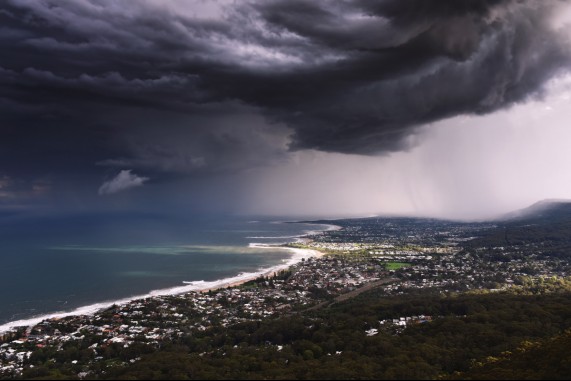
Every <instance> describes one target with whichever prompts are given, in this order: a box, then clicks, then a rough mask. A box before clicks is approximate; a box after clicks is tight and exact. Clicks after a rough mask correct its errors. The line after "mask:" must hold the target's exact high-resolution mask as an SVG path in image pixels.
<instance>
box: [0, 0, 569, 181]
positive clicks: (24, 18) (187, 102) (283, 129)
mask: <svg viewBox="0 0 571 381" xmlns="http://www.w3.org/2000/svg"><path fill="white" fill-rule="evenodd" d="M567 8H569V4H568V3H567V2H564V1H558V0H545V1H515V0H513V1H510V0H505V1H499V0H488V1H486V0H458V1H440V0H384V1H368V0H353V1H349V0H345V1H337V0H335V1H333V0H331V1H315V0H263V1H262V0H260V1H257V0H252V1H244V2H242V1H240V2H234V1H229V0H224V1H223V0H221V1H218V2H203V1H198V0H197V1H177V0H170V1H166V0H165V1H159V0H141V1H127V2H116V1H107V0H98V1H95V0H74V1H66V2H61V1H56V0H7V1H4V2H3V3H2V5H0V25H1V27H0V49H1V50H2V51H3V52H5V53H4V54H2V55H1V57H0V128H1V132H2V139H1V140H0V162H1V163H3V167H1V168H0V176H12V177H14V176H25V177H26V184H33V183H34V182H38V181H40V180H41V179H42V178H45V177H46V176H47V177H48V178H50V179H52V178H55V177H57V176H58V175H59V174H60V173H64V174H65V175H66V176H69V175H75V176H79V175H85V174H86V172H90V173H91V174H92V175H93V174H97V175H98V176H100V177H101V176H103V172H105V171H107V172H106V174H107V175H109V173H117V170H124V169H125V168H133V169H134V170H136V171H137V173H141V175H146V176H150V177H152V178H153V179H154V180H155V179H157V180H158V181H160V178H161V177H160V176H159V175H158V174H165V173H171V174H172V173H175V174H180V173H185V174H188V173H193V174H195V175H200V176H203V175H204V176H208V175H209V174H211V173H220V172H230V173H236V172H237V171H244V170H249V169H251V168H256V167H258V166H263V165H266V164H267V163H268V162H272V161H276V160H282V159H283V158H284V157H286V156H287V150H288V149H290V150H296V149H316V150H321V151H329V152H338V153H357V154H376V153H383V152H391V151H398V150H403V149H406V148H408V147H409V146H410V144H411V141H412V140H414V134H415V133H416V132H417V131H418V127H419V126H422V125H426V124H428V123H431V122H435V121H438V120H442V119H445V118H448V117H452V116H456V115H462V114H486V113H491V112H494V111H496V110H499V109H502V108H507V107H510V106H511V105H513V104H514V103H517V102H520V101H524V100H526V99H528V98H529V97H535V96H541V93H542V86H543V84H544V83H545V82H546V80H548V79H550V78H552V77H553V76H555V75H557V74H558V73H561V72H564V71H567V70H568V68H569V67H570V66H569V65H570V63H571V53H570V50H569V41H568V38H567V36H569V33H568V29H567V25H566V24H565V23H559V24H556V23H554V22H553V17H554V16H556V15H557V14H559V12H560V11H561V10H562V9H567ZM0 178H1V177H0ZM101 181H103V179H102V178H100V179H99V180H98V184H101ZM95 189H96V188H95Z"/></svg>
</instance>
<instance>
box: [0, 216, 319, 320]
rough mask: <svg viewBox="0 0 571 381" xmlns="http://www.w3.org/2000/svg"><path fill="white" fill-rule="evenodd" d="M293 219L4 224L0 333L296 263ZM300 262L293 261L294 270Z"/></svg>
mask: <svg viewBox="0 0 571 381" xmlns="http://www.w3.org/2000/svg"><path fill="white" fill-rule="evenodd" d="M290 221H292V219H291V218H279V217H271V218H268V217H235V216H233V217H216V218H186V217H180V216H164V215H147V216H145V217H144V218H143V217H141V215H137V216H128V215H122V216H116V215H83V216H73V217H69V216H66V217H60V218H53V217H52V218H49V219H45V218H36V219H24V220H20V221H13V220H12V221H10V222H9V223H8V221H6V220H4V221H1V222H0V226H1V228H2V229H1V231H0V240H1V241H0V242H1V243H0V260H1V261H2V263H3V266H2V267H3V269H4V271H3V274H2V277H0V290H2V292H0V306H2V307H1V308H0V327H1V326H4V327H6V326H8V325H10V323H13V322H25V321H28V320H30V319H33V320H38V319H43V318H49V317H51V316H57V315H62V314H63V315H66V314H86V313H93V312H95V311H96V310H99V309H102V308H104V307H106V306H108V305H110V304H113V303H122V302H127V301H129V300H132V299H134V298H139V297H147V296H154V295H164V294H173V293H183V292H188V291H192V290H199V289H203V288H212V287H215V286H216V285H217V284H225V282H234V281H239V280H240V279H241V278H243V277H247V276H252V275H255V274H261V273H264V272H265V271H268V270H270V269H272V268H277V267H278V266H284V265H287V264H288V263H293V262H295V260H296V259H295V258H294V256H295V253H293V252H290V251H288V250H283V249H280V248H271V247H267V246H266V245H278V244H283V243H288V242H294V241H295V240H296V239H299V238H300V237H302V236H305V235H309V234H312V233H315V232H318V231H321V230H326V229H328V228H330V227H329V226H328V225H320V224H310V223H285V222H290ZM292 259H293V262H292Z"/></svg>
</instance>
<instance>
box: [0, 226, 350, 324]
mask: <svg viewBox="0 0 571 381" xmlns="http://www.w3.org/2000/svg"><path fill="white" fill-rule="evenodd" d="M325 226H328V228H327V229H324V230H320V231H310V232H307V233H306V234H305V235H304V236H300V237H299V238H298V241H302V240H303V239H308V238H303V237H307V236H311V235H314V234H318V233H319V232H321V231H329V230H337V228H338V229H341V227H338V226H336V225H325ZM331 227H335V228H331ZM248 247H250V248H259V249H272V250H275V249H280V250H288V251H290V252H292V256H291V258H289V259H288V260H287V261H286V262H285V263H282V264H279V265H275V266H272V267H269V268H262V269H260V270H259V271H256V272H250V273H240V274H238V275H236V276H233V277H229V278H223V279H217V280H214V281H203V280H199V281H190V282H183V283H184V284H183V285H182V286H175V287H171V288H165V289H159V290H152V291H149V292H148V293H147V294H142V295H135V296H130V297H126V298H121V299H118V300H112V301H103V302H98V303H94V304H90V305H87V306H82V307H78V308H76V309H74V310H72V311H57V312H53V313H47V314H45V315H41V316H38V317H31V318H28V319H21V320H16V321H12V322H8V323H4V324H1V325H0V335H3V334H6V333H10V332H14V331H16V330H17V329H19V328H29V327H32V326H34V325H37V324H39V323H41V322H42V321H45V320H52V319H62V318H67V317H73V316H89V315H95V314H97V313H99V312H101V311H103V310H106V309H108V308H110V307H112V306H114V305H126V304H129V303H131V302H133V301H136V300H140V299H148V298H156V297H163V296H177V295H183V294H187V293H190V292H209V291H215V290H219V289H223V288H228V287H230V288H234V287H239V286H241V285H243V284H244V283H247V282H250V281H252V280H254V279H257V278H259V277H261V276H264V277H268V276H273V275H275V274H277V273H278V272H279V271H283V270H285V269H288V268H290V267H291V266H293V265H295V264H297V263H299V262H302V259H306V258H312V257H313V258H319V257H321V256H323V255H324V254H323V253H322V252H320V251H318V250H313V249H301V248H295V247H287V246H274V245H271V244H262V243H250V244H249V245H248Z"/></svg>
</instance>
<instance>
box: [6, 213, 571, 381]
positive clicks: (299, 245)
mask: <svg viewBox="0 0 571 381" xmlns="http://www.w3.org/2000/svg"><path fill="white" fill-rule="evenodd" d="M396 225H397V224H395V222H391V221H372V220H342V221H341V227H342V229H340V230H330V231H324V232H322V233H319V234H314V235H311V236H310V237H305V238H304V239H302V240H300V241H299V242H296V243H290V244H287V245H286V246H289V247H291V248H296V249H311V250H319V251H321V252H322V253H324V255H323V256H313V257H308V258H303V260H301V261H300V262H298V263H297V264H295V265H293V266H291V267H290V268H288V269H284V270H282V271H280V272H277V273H275V274H271V275H270V276H261V277H259V278H257V279H253V280H250V281H248V282H246V283H243V284H240V285H236V286H233V287H225V288H219V289H211V290H204V291H193V292H188V293H185V294H180V295H170V296H157V297H150V298H145V299H141V300H134V301H131V302H128V303H125V304H122V305H114V306H112V307H110V308H108V309H106V310H103V311H100V312H98V313H95V314H93V315H81V316H69V317H64V318H53V319H48V320H45V321H42V322H41V323H39V324H36V325H34V326H31V327H19V328H16V329H13V330H11V331H9V332H5V333H3V334H2V336H1V341H0V377H2V378H13V377H27V376H29V375H31V374H32V375H33V374H34V373H33V372H34V368H35V367H36V366H38V365H39V364H42V363H46V361H47V362H53V363H58V364H60V365H61V366H64V367H66V368H67V369H69V371H70V372H72V373H73V374H75V375H76V376H77V377H78V378H80V379H83V378H89V377H90V375H93V374H96V373H98V374H100V373H101V372H106V371H108V370H109V369H112V368H117V367H125V366H128V365H129V364H134V363H136V362H137V361H139V360H140V358H141V356H142V355H144V354H146V353H150V352H152V351H154V350H157V349H159V348H161V347H162V346H164V345H166V344H167V343H171V342H174V341H177V340H184V339H185V337H196V336H197V335H198V336H200V335H202V334H206V333H208V332H209V331H212V330H224V329H226V328H228V327H231V326H235V325H238V324H243V323H247V322H260V321H264V320H266V319H273V318H276V317H282V316H288V315H295V314H301V313H304V312H307V311H311V310H316V309H321V308H327V306H330V305H333V304H335V303H340V302H342V301H343V300H347V299H349V298H353V297H356V296H357V295H359V294H360V293H361V292H365V291H368V290H372V289H375V290H376V291H377V292H379V293H380V294H381V295H404V294H410V293H415V292H419V291H422V292H427V293H435V294H451V293H455V292H462V291H467V290H478V289H485V290H492V291H493V290H496V291H497V290H502V289H506V288H509V287H512V286H514V285H517V284H518V283H521V280H522V279H523V278H525V277H536V278H538V277H555V276H557V277H566V276H569V274H570V272H571V266H570V264H569V261H567V260H566V259H562V258H558V257H553V256H546V255H542V253H541V251H540V250H539V248H538V247H532V246H529V245H528V246H517V245H514V246H511V247H468V246H463V245H464V244H468V243H469V242H471V241H472V236H473V235H474V234H477V233H478V232H479V231H480V230H482V229H485V228H486V226H482V225H481V224H473V225H470V224H464V225H461V224H456V225H455V224H453V223H444V222H442V223H424V224H422V223H418V222H414V223H413V222H410V223H409V222H407V221H405V222H404V223H403V224H402V226H401V228H400V229H399V228H398V227H397V226H396ZM437 319H438V317H435V316H430V314H429V313H425V314H419V315H414V316H392V317H391V318H390V319H383V320H380V321H378V323H377V324H376V325H375V326H368V327H366V329H363V332H362V334H363V337H370V336H374V335H377V334H378V332H379V331H383V330H384V331H387V330H389V331H391V332H394V334H398V333H399V332H402V330H403V329H406V327H407V326H409V325H411V324H430V323H431V322H432V321H434V320H437ZM276 348H278V347H276ZM278 349H279V348H278ZM209 353H210V352H209V349H208V348H204V349H202V350H199V354H200V355H209Z"/></svg>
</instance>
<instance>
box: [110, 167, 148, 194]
mask: <svg viewBox="0 0 571 381" xmlns="http://www.w3.org/2000/svg"><path fill="white" fill-rule="evenodd" d="M148 180H149V178H148V177H141V176H137V175H136V174H134V173H131V170H130V169H125V170H122V171H121V172H119V174H118V175H117V176H115V177H114V178H113V179H111V180H109V181H106V182H104V183H103V185H101V187H100V188H99V194H100V195H107V194H114V193H117V192H122V191H125V190H127V189H131V188H136V187H140V186H142V185H143V184H144V183H145V182H146V181H148Z"/></svg>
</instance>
